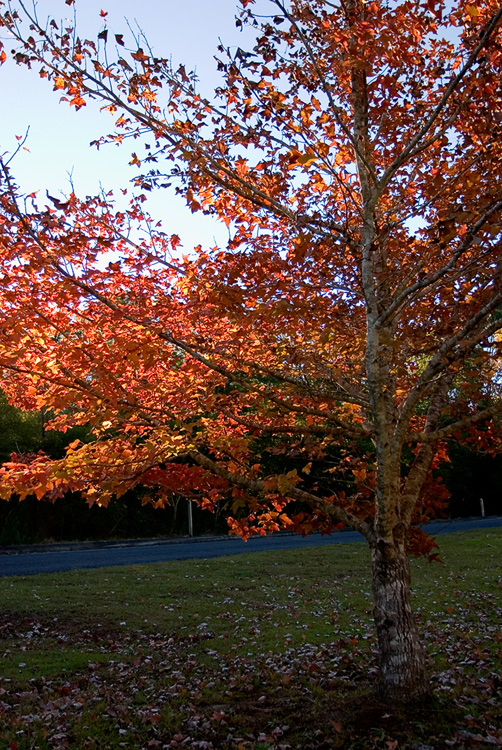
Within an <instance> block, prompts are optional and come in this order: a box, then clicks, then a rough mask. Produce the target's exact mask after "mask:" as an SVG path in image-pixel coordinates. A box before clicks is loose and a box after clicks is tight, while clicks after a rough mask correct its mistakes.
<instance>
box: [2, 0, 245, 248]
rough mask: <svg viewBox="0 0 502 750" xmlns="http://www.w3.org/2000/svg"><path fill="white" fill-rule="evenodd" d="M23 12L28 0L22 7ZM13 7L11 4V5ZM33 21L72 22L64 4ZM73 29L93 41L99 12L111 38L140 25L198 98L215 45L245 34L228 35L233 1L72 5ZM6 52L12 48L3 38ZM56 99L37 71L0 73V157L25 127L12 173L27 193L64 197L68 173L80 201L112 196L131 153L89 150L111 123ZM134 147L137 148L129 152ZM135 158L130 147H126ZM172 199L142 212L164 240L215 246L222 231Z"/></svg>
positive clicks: (128, 0)
mask: <svg viewBox="0 0 502 750" xmlns="http://www.w3.org/2000/svg"><path fill="white" fill-rule="evenodd" d="M26 4H27V6H30V0H26ZM14 5H15V2H14ZM37 5H38V8H37V10H38V16H39V19H45V18H46V17H47V16H48V15H50V16H52V17H54V18H55V19H56V20H60V19H62V18H63V19H64V18H67V17H71V16H70V15H69V14H71V13H72V9H71V8H69V7H68V6H67V5H65V3H64V0H39V2H38V4H37ZM76 8H77V19H78V22H77V27H78V29H79V33H80V35H81V36H87V37H88V38H90V39H95V38H96V35H97V34H98V32H99V31H100V30H101V29H102V28H104V24H103V19H102V18H100V10H101V9H104V10H105V11H108V17H107V19H106V21H107V26H108V28H109V29H110V30H111V31H112V32H114V33H124V34H127V33H128V29H127V24H126V21H125V18H127V19H128V21H129V22H130V24H131V26H133V27H134V26H135V21H137V22H138V23H139V25H140V26H141V29H142V30H143V31H144V33H145V35H146V36H147V38H148V40H149V41H150V43H151V45H152V46H153V48H154V51H155V52H156V53H157V54H158V55H159V56H172V60H173V63H174V64H178V63H181V62H183V63H184V64H185V66H186V68H187V69H191V68H196V70H197V73H198V75H199V78H200V88H201V91H202V92H203V93H207V94H210V93H211V91H212V90H213V89H214V87H215V86H217V85H218V84H219V82H220V80H221V79H220V78H219V75H218V74H217V72H216V63H215V61H214V59H213V56H214V54H215V53H216V48H217V45H218V38H219V37H221V39H222V41H223V42H224V43H225V44H227V45H229V46H243V47H245V46H246V42H245V39H246V38H247V39H248V40H249V39H250V38H251V37H250V32H249V31H248V32H245V33H244V34H242V33H241V32H239V31H238V29H236V27H235V14H236V10H237V9H236V2H235V0H211V1H210V2H206V1H205V0H181V2H179V1H178V2H175V1H174V0H164V2H163V1H162V0H142V2H140V3H138V2H137V0H76ZM2 39H3V41H4V43H5V46H6V50H7V51H8V50H9V49H10V48H11V44H10V42H9V41H8V40H6V39H5V36H4V35H2ZM59 96H60V95H59V94H58V93H57V92H53V91H52V86H51V85H50V84H48V83H47V81H44V80H42V79H40V78H39V76H38V73H37V72H36V70H32V71H29V70H27V69H26V68H25V67H24V66H22V67H18V66H16V65H14V64H13V63H12V62H11V61H10V60H9V61H8V62H6V63H5V64H4V65H3V66H2V67H1V68H0V101H1V102H2V117H1V118H0V151H1V152H2V153H3V152H5V151H12V150H13V149H14V148H15V146H16V144H17V142H16V139H15V136H16V135H23V134H24V133H25V132H26V129H27V128H28V126H29V127H30V133H29V139H28V142H27V144H26V145H27V147H28V148H29V153H27V152H22V153H20V154H19V155H18V157H16V160H15V162H14V163H13V165H12V169H13V173H14V176H15V177H16V179H17V181H18V183H19V184H20V186H21V187H22V189H23V190H25V191H26V192H32V191H33V190H41V191H42V194H45V190H46V189H48V190H49V192H51V193H52V194H53V195H58V194H59V193H60V191H63V192H65V191H68V190H69V182H68V172H69V171H72V174H73V180H74V183H75V187H76V191H77V193H79V194H80V195H82V194H83V195H85V194H95V193H96V192H98V191H99V183H100V182H101V183H102V185H103V187H104V188H105V189H114V190H118V188H119V187H124V186H126V183H127V182H128V180H129V179H130V178H131V176H132V175H133V174H134V168H132V167H129V166H128V160H129V158H130V157H129V158H128V155H129V154H130V151H131V146H129V144H127V145H126V146H123V147H121V148H119V147H116V146H106V147H102V148H101V149H100V151H99V152H98V151H97V150H96V149H95V148H90V147H89V142H90V141H91V140H94V139H95V138H97V137H98V136H100V135H102V134H103V133H106V132H109V131H110V130H111V129H112V124H113V120H112V118H111V117H110V115H108V114H107V113H104V112H103V113H100V112H99V109H98V107H97V106H93V105H92V103H89V104H88V105H87V106H86V107H83V108H82V109H81V110H79V111H78V112H75V110H74V109H73V108H72V109H70V107H68V105H66V104H64V103H59ZM136 146H137V144H136ZM132 150H134V147H132ZM171 196H172V193H171V191H166V190H161V191H155V193H153V194H152V195H151V197H149V201H148V206H149V210H150V212H151V213H152V215H153V216H154V217H155V218H156V219H161V220H162V222H163V225H164V228H165V230H166V231H167V232H169V233H177V234H179V235H180V237H181V238H182V241H183V245H184V249H185V251H190V250H191V249H192V248H193V247H194V246H195V245H197V244H199V243H201V244H202V245H203V246H205V247H207V246H211V245H213V244H214V239H213V238H216V240H217V241H218V242H219V243H220V244H221V243H224V242H225V240H226V237H227V230H226V229H225V228H224V227H223V226H220V225H215V223H214V222H212V221H210V220H208V219H206V218H205V217H203V216H201V215H200V214H195V215H192V214H191V213H190V212H189V211H188V209H186V207H185V206H184V203H183V201H181V200H180V199H178V198H176V197H174V196H172V197H171Z"/></svg>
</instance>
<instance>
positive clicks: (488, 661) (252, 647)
mask: <svg viewBox="0 0 502 750" xmlns="http://www.w3.org/2000/svg"><path fill="white" fill-rule="evenodd" d="M438 542H439V544H440V553H441V556H442V559H443V561H444V562H443V564H437V563H433V564H429V563H427V562H426V561H424V560H415V561H412V578H413V587H414V604H415V608H416V610H417V612H418V614H419V621H420V628H421V631H422V632H423V634H424V639H425V642H426V644H427V647H428V650H429V653H430V655H431V671H432V672H433V675H434V677H433V679H434V684H435V688H436V698H435V700H434V701H433V702H432V703H431V704H430V706H429V707H428V708H424V707H421V708H420V710H418V708H417V710H416V711H413V710H411V711H409V712H407V713H406V715H403V714H399V716H398V714H397V713H394V712H393V715H392V716H391V717H390V718H389V712H388V710H387V709H385V708H384V707H381V706H379V705H378V704H377V703H376V702H375V701H374V700H373V698H372V688H373V684H374V680H375V673H376V661H375V642H374V633H373V625H372V620H371V609H372V604H371V598H370V594H369V591H370V579H369V554H368V551H367V549H366V548H365V546H364V545H362V544H343V545H337V546H333V547H317V548H310V549H305V550H290V551H281V552H273V553H272V552H271V553H255V554H249V555H238V556H233V557H223V558H217V559H213V560H187V561H183V562H175V563H165V564H153V565H145V566H133V567H128V568H124V567H120V568H108V569H101V570H92V571H72V572H69V573H60V574H53V575H38V576H25V577H16V578H4V579H0V607H1V611H2V612H4V613H5V615H4V618H3V621H4V624H0V639H1V640H0V748H4V747H6V748H8V747H9V743H11V742H15V743H17V747H18V749H19V750H23V749H24V748H35V747H39V748H45V747H48V748H49V747H54V742H52V740H50V736H51V731H53V727H52V725H54V726H55V727H56V729H57V727H59V729H60V730H61V731H59V734H62V735H64V737H65V738H66V739H64V742H66V743H69V744H67V745H64V744H63V745H61V746H62V747H63V746H69V747H71V748H84V747H85V748H87V747H92V748H112V747H113V748H115V747H117V748H118V747H131V748H135V747H143V746H144V747H148V746H149V747H163V746H164V747H177V746H181V744H180V743H182V742H184V743H185V744H183V745H182V746H183V747H192V746H193V747H196V746H197V745H196V744H193V745H192V744H190V742H193V743H197V742H201V741H206V742H210V743H212V745H211V747H213V748H220V747H221V748H227V747H228V748H238V747H241V748H246V749H247V748H254V749H255V750H258V748H272V747H274V748H275V747H279V746H280V745H281V743H282V744H284V745H285V746H286V747H288V746H289V747H291V748H304V747H305V748H307V747H314V748H321V747H340V748H342V747H343V748H354V750H356V749H357V748H380V747H381V748H384V749H386V748H387V747H388V745H387V744H386V743H391V746H392V742H395V741H396V740H397V741H398V743H399V745H398V746H399V748H401V747H403V748H404V747H405V746H406V742H411V741H412V740H413V741H415V742H422V743H424V742H425V743H426V741H427V740H428V738H430V737H436V738H439V739H438V740H437V741H438V742H439V743H443V744H439V745H437V747H443V746H444V747H446V745H444V742H445V741H451V742H453V741H455V742H456V741H457V740H456V738H457V737H458V738H459V739H458V742H459V743H460V744H459V745H458V747H462V744H461V742H463V741H464V740H463V739H462V737H463V735H461V734H458V732H462V731H463V732H468V733H470V734H471V735H472V736H477V737H478V738H479V737H481V738H484V739H486V738H489V737H490V736H495V734H494V732H496V726H495V724H496V722H497V721H499V722H500V719H501V718H502V709H501V708H500V703H501V700H500V697H501V696H500V692H498V691H499V687H498V685H499V684H498V683H497V680H496V674H497V672H499V673H500V671H501V666H502V664H501V661H502V659H501V657H502V631H501V625H500V622H501V614H502V612H501V606H502V605H501V601H502V591H501V589H502V530H490V531H486V530H484V531H475V532H465V533H461V534H452V535H447V536H441V537H439V538H438ZM20 664H23V665H24V666H21V667H20V666H19V665H20ZM20 696H21V697H20ZM65 701H66V702H67V704H68V705H66V703H65ZM2 702H3V703H2ZM3 704H5V705H4V707H3V708H2V705H3ZM54 705H56V706H57V710H55V714H56V716H57V718H54V717H53V716H52V714H51V712H50V710H48V709H47V706H49V707H51V706H52V707H53V706H54ZM13 706H15V710H13V709H12V707H13ZM52 710H53V713H54V709H52ZM23 717H24V718H23ZM26 717H29V718H28V719H27V718H26ZM33 717H35V718H33ZM50 717H52V718H50ZM91 717H94V718H91ZM465 717H470V718H465ZM284 727H287V729H285V728H284ZM56 729H54V731H53V733H54V732H55V733H56V734H57V731H56ZM456 733H457V734H456ZM490 733H492V734H490ZM466 736H467V735H466ZM188 737H190V738H191V739H190V740H187V738H188ZM229 738H230V739H229ZM452 738H453V739H452ZM58 741H59V742H63V739H60V740H58ZM465 741H466V742H467V740H465ZM483 741H484V740H483ZM486 741H487V743H488V745H487V746H489V745H490V743H491V746H493V743H492V741H491V740H489V739H487V740H486ZM51 742H52V744H51ZM469 742H471V743H472V742H478V744H477V745H475V746H476V747H482V744H479V743H480V742H481V740H480V739H477V740H472V738H471V740H469ZM2 743H4V744H2ZM44 743H45V744H44ZM148 743H152V744H150V745H148ZM156 743H160V744H156ZM176 743H178V744H176ZM430 744H431V745H432V744H434V743H433V742H430ZM396 747H397V746H396Z"/></svg>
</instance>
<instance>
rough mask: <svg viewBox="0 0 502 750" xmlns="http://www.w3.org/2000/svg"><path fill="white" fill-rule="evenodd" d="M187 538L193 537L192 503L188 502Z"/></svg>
mask: <svg viewBox="0 0 502 750" xmlns="http://www.w3.org/2000/svg"><path fill="white" fill-rule="evenodd" d="M188 536H193V515H192V501H191V500H189V501H188Z"/></svg>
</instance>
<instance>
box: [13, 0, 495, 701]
mask: <svg viewBox="0 0 502 750" xmlns="http://www.w3.org/2000/svg"><path fill="white" fill-rule="evenodd" d="M67 4H68V5H71V4H72V0H68V2H67ZM2 5H3V6H4V8H3V12H2V14H1V15H0V25H1V26H3V27H5V28H6V29H7V30H8V31H9V33H10V34H11V36H12V37H13V38H14V39H15V40H17V43H18V46H17V48H16V49H15V50H14V51H13V54H14V56H15V59H16V61H17V62H18V63H19V64H26V65H28V66H29V67H37V68H38V71H39V74H40V75H41V76H42V77H44V78H47V79H48V80H49V81H50V82H51V83H52V84H53V87H54V89H55V90H56V91H57V92H59V94H60V95H61V96H62V99H63V100H64V101H66V102H67V103H68V104H69V105H70V106H73V107H75V108H76V109H79V108H81V107H83V106H84V105H86V103H87V101H88V100H90V99H94V100H98V101H100V102H101V105H102V107H103V109H105V110H107V111H108V112H109V113H111V114H112V115H113V117H114V119H115V129H114V131H113V133H112V134H110V135H108V136H104V137H103V138H101V139H100V140H99V141H98V142H97V145H98V146H100V145H102V144H105V143H109V142H112V143H121V142H122V141H124V140H125V139H127V138H130V137H134V138H139V139H141V138H143V137H144V136H147V137H148V139H149V140H148V144H147V147H146V156H145V157H144V158H140V157H139V156H138V155H137V153H134V154H133V156H132V160H131V163H133V164H136V165H139V166H142V167H144V169H143V173H142V175H141V177H138V178H137V179H136V185H137V187H139V189H140V192H139V194H137V195H136V196H135V197H133V198H132V199H131V202H130V204H129V207H128V209H127V210H117V209H116V208H115V207H114V203H113V196H112V195H111V194H108V195H101V196H98V197H94V198H86V199H84V200H82V199H79V198H78V197H77V196H76V195H74V194H71V195H70V196H68V198H67V199H65V200H60V199H55V198H50V196H49V199H50V202H49V203H47V204H44V201H43V199H42V202H41V201H40V198H38V197H37V196H35V195H32V196H22V195H21V194H20V191H19V189H18V188H17V187H16V184H15V180H14V177H13V176H12V175H11V173H10V165H9V164H7V163H6V162H5V161H3V162H2V187H3V189H2V199H1V200H2V202H1V216H2V218H1V233H2V234H1V244H0V248H1V254H2V257H1V263H2V270H1V273H2V297H1V300H2V302H1V305H2V327H1V334H0V367H1V368H2V371H3V372H4V377H5V383H4V388H5V390H6V392H7V393H8V395H9V397H10V398H11V400H12V402H13V403H16V404H17V405H20V406H23V407H24V408H26V409H31V408H35V407H38V408H39V407H41V406H44V407H46V408H50V409H52V410H53V412H54V418H53V420H52V427H53V428H59V429H66V428H67V427H68V426H70V425H75V424H83V423H88V422H89V421H90V423H91V425H92V428H93V431H94V435H95V438H96V439H95V441H94V442H92V443H90V444H88V445H82V444H80V443H78V442H75V443H72V444H71V445H70V447H69V449H68V451H67V455H66V457H65V458H64V459H62V460H59V461H49V460H48V459H47V458H46V457H45V456H43V455H38V456H35V457H33V456H32V457H31V458H30V459H29V460H22V459H20V458H18V459H13V460H12V461H11V462H10V463H8V464H5V465H4V468H3V469H2V487H1V492H2V495H3V496H4V497H9V496H10V495H11V494H12V493H18V494H19V495H20V496H21V497H24V496H26V495H27V494H30V493H34V494H36V495H37V496H38V497H47V496H49V497H50V496H52V497H57V496H60V495H61V494H63V493H64V492H65V491H67V490H68V489H71V490H81V491H82V492H84V493H85V495H86V497H87V499H88V501H89V503H93V502H100V503H106V502H107V501H108V499H109V498H110V497H111V496H112V494H115V495H118V496H120V495H121V494H122V493H123V492H125V491H126V490H127V489H130V488H131V487H134V486H136V485H141V486H143V487H145V488H146V489H145V493H146V495H147V496H146V498H145V501H151V502H153V503H157V504H163V503H165V502H168V500H169V495H170V493H173V492H179V491H183V492H185V493H186V494H187V495H188V496H190V497H193V498H194V499H196V500H197V501H198V502H199V503H200V504H201V505H202V506H203V507H207V508H211V507H213V505H214V503H215V502H217V501H218V500H219V499H221V498H224V497H228V496H229V495H230V496H231V498H232V504H233V505H232V508H233V516H234V517H233V518H230V519H229V523H230V527H231V530H232V531H234V532H235V533H238V534H241V535H243V536H244V537H247V536H248V535H249V534H251V533H266V532H267V531H276V530H278V529H292V530H298V531H302V532H303V533H308V532H309V531H312V530H314V529H320V530H321V531H323V532H329V531H331V530H333V529H334V528H336V527H339V526H340V525H344V524H347V525H349V526H351V527H352V528H354V529H356V530H358V531H360V532H361V533H362V534H363V535H364V537H365V538H366V540H367V542H368V544H369V547H370V550H371V560H372V562H371V564H372V576H373V600H374V618H375V624H376V630H377V635H378V648H379V662H380V690H381V695H382V696H383V697H385V698H387V699H396V700H401V701H403V700H404V701H407V700H415V699H417V698H421V697H423V696H425V695H427V693H428V690H429V685H428V678H427V672H426V662H425V653H424V650H423V647H422V645H421V642H420V638H419V634H418V630H417V626H416V623H415V619H414V616H413V612H412V607H411V599H410V577H409V565H408V556H409V554H410V553H411V552H415V553H424V554H429V555H431V556H433V548H434V542H433V541H432V540H430V539H428V538H427V536H426V535H425V534H423V533H422V532H420V530H419V528H418V526H417V524H418V523H420V522H423V521H424V520H426V519H427V518H428V517H429V516H430V515H431V514H432V513H433V512H434V511H435V510H437V508H438V507H441V504H442V503H443V502H444V498H445V491H444V488H443V487H442V485H441V481H440V479H438V477H437V468H438V466H439V462H440V461H441V460H444V458H445V456H446V452H445V440H446V439H447V438H448V437H449V436H454V437H455V438H456V439H458V440H464V441H467V442H470V443H471V444H473V445H476V446H478V447H481V448H482V449H483V450H485V451H488V452H490V451H491V452H494V453H495V452H497V451H500V448H501V440H500V438H501V432H500V413H501V399H500V377H499V374H500V355H501V340H500V336H499V333H500V330H501V329H502V317H501V314H500V310H501V305H502V283H501V272H502V232H501V226H502V224H501V222H502V218H501V217H502V199H501V195H502V191H501V187H502V160H501V147H500V123H501V121H502V90H501V84H500V73H501V68H502V47H501V40H500V24H501V21H502V6H501V5H500V4H499V3H498V2H494V0H483V2H477V3H476V4H473V3H469V2H465V1H464V0H455V2H452V3H451V6H449V7H448V9H446V8H445V6H444V4H443V3H441V2H437V1H436V0H417V1H416V2H415V1H414V2H409V1H407V0H404V1H403V2H383V1H380V0H374V1H373V2H367V3H364V2H362V1H361V0H340V1H339V2H338V1H335V2H331V1H330V2H328V0H312V2H309V3H305V2H297V1H291V2H288V3H285V2H282V0H271V2H270V4H269V8H270V10H271V15H270V16H269V17H264V18H263V17H261V16H260V17H258V15H257V16H256V17H255V16H254V15H253V2H252V0H241V5H242V6H243V7H242V11H241V15H240V17H239V18H238V21H237V23H238V24H250V25H251V26H254V27H255V28H256V31H257V35H258V38H257V41H256V44H255V47H254V48H253V50H252V51H250V52H247V51H243V50H241V49H240V48H238V49H237V50H236V51H232V50H228V49H225V48H224V47H221V48H220V49H219V54H220V56H221V60H220V61H219V67H220V69H221V72H222V76H223V83H222V86H221V88H219V89H218V90H217V91H216V92H215V98H214V100H211V101H210V100H208V99H205V98H204V97H202V96H201V95H200V94H199V93H198V91H197V86H196V78H195V76H194V74H190V73H187V71H186V69H185V68H184V67H183V66H181V67H180V68H179V69H177V70H176V69H173V68H172V66H171V64H170V63H169V61H168V60H167V59H164V58H159V57H156V56H154V55H153V53H152V52H151V51H150V49H149V47H148V46H147V43H146V41H145V40H141V39H136V40H132V41H131V42H126V41H125V39H124V36H123V35H122V34H115V35H113V34H112V33H111V32H109V30H108V28H107V27H106V13H105V12H104V11H103V12H102V16H103V18H104V19H105V28H103V30H102V31H101V32H100V33H99V34H98V39H97V41H96V42H94V41H91V40H85V39H81V38H79V37H78V36H77V34H76V33H75V31H74V29H73V27H72V23H70V22H62V23H61V24H58V23H56V21H54V20H51V21H50V22H48V23H47V24H45V23H41V22H40V21H39V20H38V19H37V17H36V14H35V12H34V11H31V10H29V9H28V8H27V7H26V6H25V4H24V3H23V2H20V1H19V0H18V1H17V2H13V3H11V4H8V6H6V5H5V3H2ZM23 21H25V22H27V24H28V28H29V31H26V23H23ZM127 44H132V45H133V46H132V47H131V48H130V47H128V46H127ZM114 50H115V52H114ZM5 54H6V53H5V52H2V59H4V58H5ZM173 183H174V184H175V186H176V187H175V189H176V190H177V191H178V192H180V193H181V194H182V195H184V196H185V198H186V201H187V204H188V206H189V207H190V208H191V209H192V211H202V212H204V213H206V214H208V215H210V216H213V217H216V218H218V219H220V220H222V221H223V222H225V224H226V225H227V226H228V228H229V235H230V239H229V242H228V245H227V247H225V248H212V249H210V250H202V249H200V248H199V249H196V250H195V251H194V252H193V253H191V254H188V255H181V253H180V252H179V247H178V246H179V238H178V237H177V235H174V234H171V235H169V234H167V233H165V232H164V231H163V230H162V227H160V226H159V225H157V224H155V223H154V222H153V221H152V219H151V217H149V216H148V215H147V214H146V213H145V211H144V209H143V203H144V191H147V190H151V189H154V188H168V187H169V186H170V185H171V184H173ZM141 191H143V192H141ZM109 253H112V254H113V255H112V256H110V255H109ZM110 257H112V260H109V259H110ZM103 258H107V259H108V260H105V262H103ZM107 263H108V264H107ZM271 457H274V460H275V466H278V465H280V461H281V460H283V464H282V465H283V466H286V469H287V468H288V467H287V461H288V460H290V459H291V457H294V458H295V461H296V464H297V465H296V466H295V468H292V469H289V470H284V471H282V470H280V471H279V473H277V471H276V472H275V473H270V471H268V469H267V467H269V466H273V465H274V463H273V461H271ZM281 457H282V459H281ZM300 464H301V465H300ZM298 467H299V468H298ZM149 488H150V489H151V494H150V495H149V494H148V491H149Z"/></svg>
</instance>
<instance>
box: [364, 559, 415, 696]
mask: <svg viewBox="0 0 502 750" xmlns="http://www.w3.org/2000/svg"><path fill="white" fill-rule="evenodd" d="M371 556H372V588H373V602H374V610H373V615H374V618H375V624H376V630H377V637H378V656H379V665H380V685H379V693H380V697H381V698H382V699H384V700H385V701H389V702H400V703H409V702H411V701H416V700H422V699H423V698H425V697H426V696H427V695H428V694H429V680H428V677H427V669H426V654H425V649H424V648H423V646H422V644H421V642H420V638H419V634H418V629H417V625H416V621H415V617H414V615H413V611H412V608H411V592H410V570H409V563H408V556H407V555H406V553H405V551H404V549H401V548H398V549H396V548H395V547H393V546H392V547H391V548H390V549H389V545H382V546H380V545H378V544H377V545H376V546H375V547H373V549H372V550H371Z"/></svg>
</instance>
